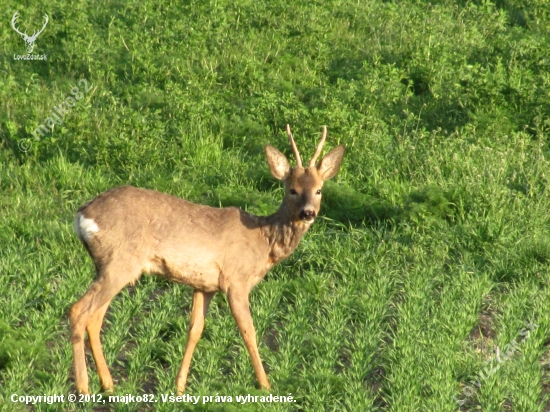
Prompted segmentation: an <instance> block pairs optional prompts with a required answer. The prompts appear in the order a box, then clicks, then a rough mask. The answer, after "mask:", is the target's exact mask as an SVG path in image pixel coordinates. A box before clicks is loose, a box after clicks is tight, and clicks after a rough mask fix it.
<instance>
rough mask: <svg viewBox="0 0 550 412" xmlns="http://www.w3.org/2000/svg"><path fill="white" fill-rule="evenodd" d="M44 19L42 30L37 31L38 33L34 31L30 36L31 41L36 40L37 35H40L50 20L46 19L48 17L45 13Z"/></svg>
mask: <svg viewBox="0 0 550 412" xmlns="http://www.w3.org/2000/svg"><path fill="white" fill-rule="evenodd" d="M44 17H45V18H46V22H45V23H44V25H43V26H42V28H41V29H40V30H39V31H38V33H37V32H36V31H34V32H33V34H32V36H31V39H36V38H37V37H38V35H39V34H40V33H42V32H43V31H44V29H45V28H46V25H47V24H48V21H50V19H49V18H48V15H47V14H46V13H44Z"/></svg>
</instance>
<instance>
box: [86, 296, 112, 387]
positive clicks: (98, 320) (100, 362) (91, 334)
mask: <svg viewBox="0 0 550 412" xmlns="http://www.w3.org/2000/svg"><path fill="white" fill-rule="evenodd" d="M110 303H111V301H110V300H109V301H108V302H107V303H106V304H104V305H103V306H102V307H101V308H99V309H98V310H96V311H95V313H94V314H93V315H92V316H91V317H90V321H89V322H88V326H87V327H86V330H87V331H88V339H89V341H90V348H91V349H92V355H93V357H94V362H95V366H96V368H97V374H98V375H99V381H100V382H101V390H102V391H103V392H112V391H113V378H112V377H111V373H110V372H109V368H108V367H107V362H106V361H105V356H103V351H102V350H101V339H100V337H99V334H100V332H101V325H102V323H103V317H104V316H105V312H107V308H108V307H109V304H110Z"/></svg>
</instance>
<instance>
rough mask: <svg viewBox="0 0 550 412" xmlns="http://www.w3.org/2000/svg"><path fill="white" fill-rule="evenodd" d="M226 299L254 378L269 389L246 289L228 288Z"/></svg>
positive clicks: (261, 385) (262, 386)
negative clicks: (246, 352) (246, 350)
mask: <svg viewBox="0 0 550 412" xmlns="http://www.w3.org/2000/svg"><path fill="white" fill-rule="evenodd" d="M227 300H228V301H229V307H230V308H231V313H233V317H234V318H235V321H236V322H237V326H238V327H239V331H240V332H241V336H242V337H243V340H244V344H245V345H246V349H248V353H249V354H250V359H251V360H252V366H253V367H254V373H255V374H256V379H257V380H258V383H259V384H260V388H262V389H264V388H265V389H268V390H271V385H269V381H268V380H267V375H266V374H265V370H264V366H263V365H262V360H261V359H260V352H258V344H257V343H256V331H255V330H254V324H253V323H252V315H251V314H250V306H249V305H248V291H246V292H243V291H241V290H237V289H234V288H230V289H229V291H228V293H227Z"/></svg>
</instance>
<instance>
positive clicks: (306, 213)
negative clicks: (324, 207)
mask: <svg viewBox="0 0 550 412" xmlns="http://www.w3.org/2000/svg"><path fill="white" fill-rule="evenodd" d="M300 219H302V220H313V219H315V211H314V210H306V209H304V210H302V211H301V212H300Z"/></svg>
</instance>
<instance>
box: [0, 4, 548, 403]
mask: <svg viewBox="0 0 550 412" xmlns="http://www.w3.org/2000/svg"><path fill="white" fill-rule="evenodd" d="M23 3H24V4H21V3H17V2H15V1H12V0H7V1H5V2H4V3H3V4H5V6H4V7H3V13H2V19H1V22H0V40H1V44H2V59H1V60H0V410H5V411H12V410H27V409H28V408H27V407H25V406H24V405H22V404H20V403H12V402H11V401H10V396H11V395H12V394H14V393H17V394H19V395H35V396H36V395H42V394H54V393H57V394H65V395H67V394H69V393H74V384H73V382H74V381H73V376H72V368H71V361H72V352H71V345H70V342H69V327H68V320H67V312H68V309H69V307H70V306H71V304H73V303H74V302H75V301H76V300H77V299H78V298H80V296H81V295H82V294H83V293H84V292H85V291H86V290H87V288H88V287H89V285H90V283H91V282H92V279H93V276H94V269H93V264H92V262H91V260H90V259H89V257H88V255H87V253H86V252H85V250H84V248H83V247H82V245H80V244H79V242H78V240H77V239H76V236H75V234H74V233H73V229H72V220H73V217H74V214H75V212H76V210H77V208H78V207H79V206H80V205H81V204H83V203H84V202H86V201H88V200H90V199H91V198H93V197H94V196H96V195H97V194H99V193H101V192H102V191H104V190H106V189H108V188H110V187H113V186H116V185H121V184H132V185H136V186H140V187H145V188H152V189H156V190H160V191H164V192H167V193H171V194H174V195H177V196H181V197H184V198H186V199H190V200H192V201H195V202H199V203H204V204H209V205H213V206H230V205H233V206H238V207H241V208H243V209H245V210H248V211H249V212H252V213H256V214H268V213H272V212H273V211H275V210H276V208H277V206H278V202H280V200H281V198H282V188H281V187H280V185H279V184H278V182H277V181H275V179H274V178H272V177H271V176H270V174H269V171H268V167H267V164H266V162H265V158H264V155H263V145H264V144H266V143H271V144H273V145H275V146H276V147H278V148H279V149H280V150H282V151H283V152H285V153H286V154H288V155H290V153H291V150H290V148H289V147H288V143H287V139H286V134H285V132H284V126H285V125H286V124H287V123H290V124H291V125H292V127H293V131H294V135H295V138H296V140H297V143H298V145H299V147H300V148H301V151H302V153H303V155H304V157H308V155H311V153H312V152H313V150H314V147H315V144H316V142H317V140H318V138H319V137H320V133H321V126H322V125H323V124H326V125H328V130H329V138H328V142H327V147H328V148H331V147H334V146H335V145H337V144H341V143H344V144H346V146H347V153H346V156H345V159H344V163H343V166H342V169H341V171H340V173H339V175H338V177H337V178H336V179H335V181H334V182H330V183H329V184H327V186H326V190H325V191H324V205H323V209H322V217H321V218H320V219H318V220H317V222H316V223H315V225H314V226H313V228H312V229H311V230H310V232H309V233H308V234H307V235H306V236H305V238H304V239H303V241H302V242H301V244H300V246H299V247H298V249H297V250H296V251H295V253H294V254H293V255H292V256H291V257H290V258H289V259H288V260H287V261H284V262H283V263H281V264H280V265H279V266H277V267H276V268H274V269H273V270H272V271H271V272H270V273H269V274H268V276H267V277H266V279H265V280H264V281H263V282H261V283H260V284H259V285H258V286H257V287H256V288H255V289H254V291H253V292H252V294H251V307H252V312H253V317H254V322H255V325H256V330H257V333H258V339H259V347H260V353H261V356H262V359H263V361H264V363H265V365H266V368H267V370H268V376H269V379H270V381H271V384H272V386H273V394H275V395H285V396H286V395H288V394H289V393H292V396H293V397H294V398H295V399H296V402H295V403H292V404H284V403H276V404H266V405H262V404H256V403H254V404H250V405H248V407H246V406H244V407H243V406H240V405H238V404H237V403H235V402H233V403H232V404H215V403H212V404H207V405H198V406H195V407H193V406H189V405H187V406H185V405H175V404H171V403H162V402H160V394H169V393H173V392H174V389H175V385H174V382H175V377H176V374H177V371H178V368H179V365H180V362H181V359H182V356H183V350H184V347H185V342H186V331H187V326H188V323H189V318H188V315H189V310H190V303H191V295H192V293H191V290H190V289H189V288H187V287H183V286H178V285H174V284H171V283H167V282H165V281H163V280H160V279H157V278H152V277H147V276H144V277H143V278H142V279H141V280H140V281H139V282H138V284H137V285H135V286H134V287H131V288H127V289H125V290H124V291H123V292H121V293H120V295H119V296H117V297H116V298H115V300H114V301H113V303H112V305H111V308H110V309H109V311H108V313H107V316H106V321H105V324H104V328H103V333H102V339H103V346H104V351H105V354H106V358H107V361H108V363H109V365H110V368H111V371H112V373H113V377H114V379H115V384H116V388H117V394H120V395H124V394H127V393H130V394H133V395H139V394H150V393H152V394H155V395H157V399H159V402H158V403H156V404H154V405H147V404H130V405H124V404H113V405H111V406H105V408H106V409H105V410H110V409H113V410H117V411H127V410H130V411H137V410H144V409H145V410H147V409H149V410H153V409H158V410H160V411H171V410H181V409H182V408H187V409H189V410H208V411H212V410H219V411H230V410H250V411H253V410H254V411H255V410H275V411H290V410H302V411H341V410H349V411H361V412H363V411H396V412H401V411H456V410H483V411H512V410H513V411H545V410H550V392H549V389H548V388H549V386H550V372H549V370H550V366H549V365H550V356H549V353H548V336H549V335H550V317H549V316H548V312H549V309H550V270H549V269H550V268H549V265H550V212H549V211H550V197H549V185H548V179H549V178H550V163H549V158H550V150H549V139H550V103H549V102H550V77H549V74H548V73H549V72H550V57H549V56H550V55H549V50H550V6H549V4H548V2H547V1H545V0H535V1H520V0H498V1H496V2H495V3H491V2H488V1H484V2H467V1H459V2H451V1H442V2H433V3H428V2H425V1H403V2H391V1H382V0H376V1H369V2H346V1H313V2H294V3H291V2H288V3H287V2H282V1H277V0H276V1H270V2H253V1H247V0H238V1H225V0H216V1H210V2H176V1H169V2H153V1H149V0H144V1H142V2H137V1H129V2H107V1H99V2H83V1H77V2H60V1H57V0H55V1H50V2H45V1H38V2H33V3H32V4H31V3H30V2H23ZM88 3H89V4H88ZM17 10H19V12H20V15H21V17H20V18H19V24H20V27H21V28H22V29H23V30H25V29H26V30H27V32H29V33H32V30H33V29H35V28H38V27H39V25H41V23H42V15H43V14H44V13H48V15H49V16H50V22H49V24H48V26H47V28H46V29H45V30H44V32H43V33H42V34H41V35H40V36H39V37H38V39H37V41H36V46H35V50H34V53H37V54H44V53H45V54H47V56H48V60H47V61H19V60H14V59H13V54H23V53H24V52H25V43H24V42H23V40H22V39H21V38H20V36H18V35H17V34H16V33H15V32H14V31H13V30H12V28H11V27H10V24H9V22H10V20H11V17H12V15H13V13H15V11H17ZM81 79H85V80H86V81H87V82H88V86H89V90H88V91H87V92H86V90H85V86H86V84H85V82H80V81H81ZM75 86H76V87H78V88H79V91H80V92H82V94H83V98H81V99H80V100H78V102H77V103H76V105H75V107H73V108H72V109H70V110H69V111H68V113H67V114H66V116H65V117H64V119H63V124H62V125H57V126H56V127H55V128H54V130H53V132H52V133H48V134H46V135H45V136H44V137H43V138H41V139H40V141H36V140H35V139H34V137H33V136H32V132H33V131H34V130H35V129H36V128H37V127H38V126H39V124H41V123H43V122H44V121H45V119H46V118H47V117H48V116H49V113H50V110H52V108H53V107H54V106H56V105H59V104H60V103H61V102H63V101H64V100H65V99H66V98H67V97H68V96H71V90H72V88H73V87H75ZM20 147H25V148H26V147H28V150H27V151H21V150H20ZM526 321H530V322H533V323H535V324H537V325H538V327H537V328H536V329H535V330H534V331H533V332H532V333H531V334H530V335H529V337H528V338H526V339H524V340H523V341H522V342H521V343H520V344H519V347H518V350H516V351H515V352H514V354H513V356H511V357H510V358H509V359H508V360H506V361H505V362H502V363H501V364H500V367H499V368H498V370H496V371H495V372H494V373H492V374H490V376H488V378H487V380H484V381H483V382H482V383H481V385H480V386H479V387H478V386H475V385H474V384H472V381H474V382H475V380H476V379H477V378H478V376H479V374H480V373H483V371H484V370H485V368H486V367H487V363H486V362H489V363H490V362H495V359H496V358H495V356H496V355H495V351H496V347H497V346H498V347H499V348H500V350H501V351H502V350H503V348H504V347H505V346H506V345H507V344H509V343H511V342H512V341H513V340H514V339H518V336H519V335H518V334H519V333H520V331H521V329H522V327H523V326H524V323H525V322H526ZM88 361H89V366H90V367H89V374H90V379H91V389H92V391H94V392H97V391H99V381H98V378H97V374H96V372H95V366H94V364H93V361H92V359H91V356H89V357H88ZM255 385H256V382H255V379H254V374H253V370H252V366H251V363H250V360H249V357H248V354H247V352H246V349H245V348H244V344H243V342H242V339H241V338H240V336H239V333H238V330H237V328H236V325H235V323H234V321H233V318H232V317H231V313H230V311H229V308H228V304H227V301H226V299H225V297H224V296H222V295H217V296H216V297H215V299H214V301H213V303H212V305H211V309H210V312H209V314H208V317H207V321H206V327H205V332H204V335H203V337H202V339H201V340H200V342H199V344H198V346H197V350H196V352H195V355H194V358H193V363H192V369H191V373H190V377H189V382H188V393H189V394H192V395H195V396H196V395H201V396H202V395H216V394H220V395H231V396H233V397H235V396H236V395H247V394H249V393H250V394H252V395H259V396H261V395H266V394H265V393H263V392H260V391H258V390H257V389H255ZM469 386H473V387H474V389H475V390H474V391H473V395H472V396H469V397H466V396H465V395H464V394H463V391H464V393H468V389H467V388H468V387H469ZM453 397H454V398H455V399H457V400H459V401H460V400H464V403H463V404H462V406H459V405H458V404H457V402H456V401H455V399H453ZM247 408H248V409H247ZM29 409H30V408H29ZM73 409H78V410H80V409H83V410H91V409H92V405H90V404H86V405H82V408H80V407H78V408H77V407H76V406H74V405H69V404H64V405H61V404H56V405H47V404H46V403H41V404H39V405H36V406H35V407H34V410H37V411H50V410H73Z"/></svg>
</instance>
